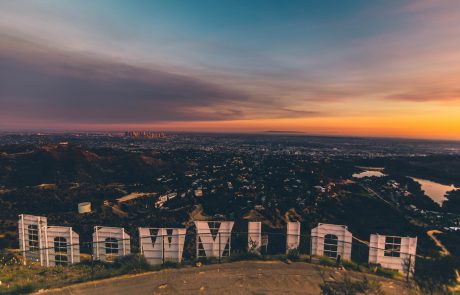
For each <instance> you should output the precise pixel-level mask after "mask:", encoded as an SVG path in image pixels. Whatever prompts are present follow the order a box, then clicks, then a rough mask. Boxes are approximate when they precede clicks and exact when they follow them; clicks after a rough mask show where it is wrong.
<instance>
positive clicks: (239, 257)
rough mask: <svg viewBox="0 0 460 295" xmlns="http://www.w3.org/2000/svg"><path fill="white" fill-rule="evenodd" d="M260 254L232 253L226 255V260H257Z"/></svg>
mask: <svg viewBox="0 0 460 295" xmlns="http://www.w3.org/2000/svg"><path fill="white" fill-rule="evenodd" d="M261 258H262V256H261V255H260V254H259V253H257V252H240V253H233V254H232V255H231V256H230V257H228V261H242V260H259V259H261Z"/></svg>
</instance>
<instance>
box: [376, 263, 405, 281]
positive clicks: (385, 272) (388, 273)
mask: <svg viewBox="0 0 460 295" xmlns="http://www.w3.org/2000/svg"><path fill="white" fill-rule="evenodd" d="M375 274H376V275H379V276H382V277H386V278H390V279H394V278H396V277H397V276H398V275H399V272H398V271H397V270H393V269H388V268H383V267H381V266H377V268H376V270H375Z"/></svg>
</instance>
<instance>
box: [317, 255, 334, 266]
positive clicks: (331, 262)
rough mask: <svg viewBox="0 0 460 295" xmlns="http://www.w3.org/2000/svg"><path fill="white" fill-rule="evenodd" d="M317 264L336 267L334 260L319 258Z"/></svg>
mask: <svg viewBox="0 0 460 295" xmlns="http://www.w3.org/2000/svg"><path fill="white" fill-rule="evenodd" d="M319 264H321V265H324V266H336V265H337V262H336V261H335V259H332V258H329V257H325V256H321V257H320V258H319Z"/></svg>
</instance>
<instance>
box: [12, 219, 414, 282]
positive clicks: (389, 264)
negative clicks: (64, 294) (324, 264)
mask: <svg viewBox="0 0 460 295" xmlns="http://www.w3.org/2000/svg"><path fill="white" fill-rule="evenodd" d="M194 223H195V227H196V257H219V258H220V257H226V256H230V253H231V238H232V229H233V225H234V222H233V221H195V222H194ZM18 229H19V245H20V250H21V253H23V256H24V258H25V259H24V262H25V261H27V260H32V261H37V262H40V264H41V265H42V266H56V265H69V264H73V263H78V262H80V246H79V245H80V244H79V243H80V242H79V235H78V234H77V233H75V232H74V231H73V230H72V228H71V227H63V226H48V224H47V218H46V217H42V216H33V215H25V214H21V215H19V224H18ZM300 232H301V231H300V222H288V223H287V229H286V252H289V251H291V250H294V249H299V247H300ZM247 234H248V243H247V249H248V251H251V252H256V253H260V251H261V247H262V246H264V243H265V246H266V243H268V241H267V240H266V241H264V239H266V237H265V238H264V236H263V235H262V224H261V222H253V221H250V222H248V233H247ZM185 238H186V229H185V228H145V227H141V228H139V248H140V254H141V255H143V256H144V257H145V259H146V260H147V261H148V262H149V263H150V264H162V263H164V262H165V261H175V262H181V261H182V254H183V250H184V244H185ZM352 240H353V235H352V233H351V232H350V231H348V228H347V226H345V225H336V224H326V223H319V224H318V226H317V227H315V228H313V229H312V230H311V244H310V253H311V254H312V255H315V256H326V257H330V258H334V259H337V258H341V259H346V260H350V259H351V249H352ZM130 241H131V237H130V235H129V234H128V233H127V232H126V231H125V229H124V228H120V227H105V226H96V227H94V233H93V258H94V259H96V260H101V261H113V260H114V259H116V258H118V257H121V256H125V255H129V254H131V244H130ZM416 250H417V238H416V237H415V238H411V237H400V236H386V235H379V234H372V235H371V236H370V243H369V263H373V264H380V265H381V266H382V267H385V268H390V269H394V270H398V271H400V272H402V273H406V272H407V270H408V269H409V268H410V270H411V271H413V269H414V262H415V255H416Z"/></svg>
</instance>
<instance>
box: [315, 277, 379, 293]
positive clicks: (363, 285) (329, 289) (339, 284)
mask: <svg viewBox="0 0 460 295" xmlns="http://www.w3.org/2000/svg"><path fill="white" fill-rule="evenodd" d="M320 288H321V294H323V295H357V294H368V295H381V294H384V293H383V291H382V289H381V285H380V283H379V282H377V281H375V280H369V279H368V278H367V277H363V278H362V279H361V280H358V281H352V280H351V279H350V278H349V277H348V276H346V275H345V276H344V277H343V278H342V279H341V280H339V281H335V282H324V283H323V284H321V285H320Z"/></svg>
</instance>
